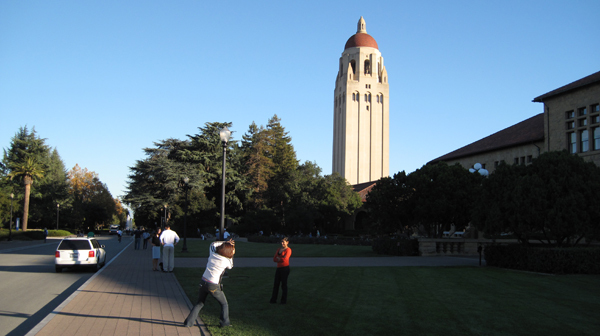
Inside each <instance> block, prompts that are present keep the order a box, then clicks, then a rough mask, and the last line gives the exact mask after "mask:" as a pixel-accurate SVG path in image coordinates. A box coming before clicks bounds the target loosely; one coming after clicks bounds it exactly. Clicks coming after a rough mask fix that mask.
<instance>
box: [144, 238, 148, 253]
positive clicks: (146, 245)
mask: <svg viewBox="0 0 600 336" xmlns="http://www.w3.org/2000/svg"><path fill="white" fill-rule="evenodd" d="M147 248H148V239H144V250H145V249H147Z"/></svg>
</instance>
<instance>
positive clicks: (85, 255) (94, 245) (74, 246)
mask: <svg viewBox="0 0 600 336" xmlns="http://www.w3.org/2000/svg"><path fill="white" fill-rule="evenodd" d="M104 247H105V246H104V245H100V243H99V242H98V240H96V239H95V238H93V237H91V238H87V237H74V236H73V237H66V238H64V239H63V240H61V242H60V244H58V248H57V249H56V252H55V254H54V256H55V259H54V266H55V268H56V272H57V273H60V272H61V271H62V270H63V268H67V267H86V268H91V269H93V270H94V271H97V270H98V269H100V268H101V267H102V266H104V265H105V264H106V251H105V250H104Z"/></svg>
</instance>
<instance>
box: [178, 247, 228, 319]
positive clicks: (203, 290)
mask: <svg viewBox="0 0 600 336" xmlns="http://www.w3.org/2000/svg"><path fill="white" fill-rule="evenodd" d="M234 254H235V242H234V241H233V239H231V240H229V241H226V242H224V241H215V242H213V243H212V244H210V256H209V257H208V262H207V264H206V270H205V271H204V274H203V275H202V281H201V282H200V294H199V295H198V302H197V303H196V305H195V306H194V307H193V308H192V310H191V311H190V314H189V315H188V317H187V318H186V319H185V321H184V322H183V324H184V325H185V326H186V327H188V328H189V327H192V326H193V325H194V323H195V322H196V318H197V317H198V313H199V312H200V310H201V309H202V307H204V302H205V301H206V297H207V296H208V294H209V293H210V294H211V295H212V296H213V297H214V298H215V299H216V300H217V301H219V303H220V304H221V315H220V316H219V324H220V326H221V327H227V326H230V325H231V321H229V305H228V304H227V298H226V297H225V293H224V292H223V284H221V280H222V278H223V273H225V270H226V269H231V268H233V255H234Z"/></svg>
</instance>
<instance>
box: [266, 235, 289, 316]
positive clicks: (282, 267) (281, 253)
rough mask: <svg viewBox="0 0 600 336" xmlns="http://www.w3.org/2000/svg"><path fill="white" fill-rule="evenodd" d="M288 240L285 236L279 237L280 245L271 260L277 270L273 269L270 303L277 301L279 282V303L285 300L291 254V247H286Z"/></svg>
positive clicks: (283, 302)
mask: <svg viewBox="0 0 600 336" xmlns="http://www.w3.org/2000/svg"><path fill="white" fill-rule="evenodd" d="M288 244H289V240H288V238H287V237H283V238H282V239H281V247H280V248H278V249H277V252H276V253H275V256H274V257H273V261H274V262H276V263H277V270H276V271H275V283H274V284H273V294H272V295H271V301H270V302H271V303H277V296H278V294H279V285H280V284H281V291H282V293H281V304H285V303H286V302H287V293H288V287H287V280H288V276H289V275H290V256H291V255H292V249H291V248H289V247H288Z"/></svg>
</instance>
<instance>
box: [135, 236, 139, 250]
mask: <svg viewBox="0 0 600 336" xmlns="http://www.w3.org/2000/svg"><path fill="white" fill-rule="evenodd" d="M135 249H136V250H139V249H140V238H135Z"/></svg>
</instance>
